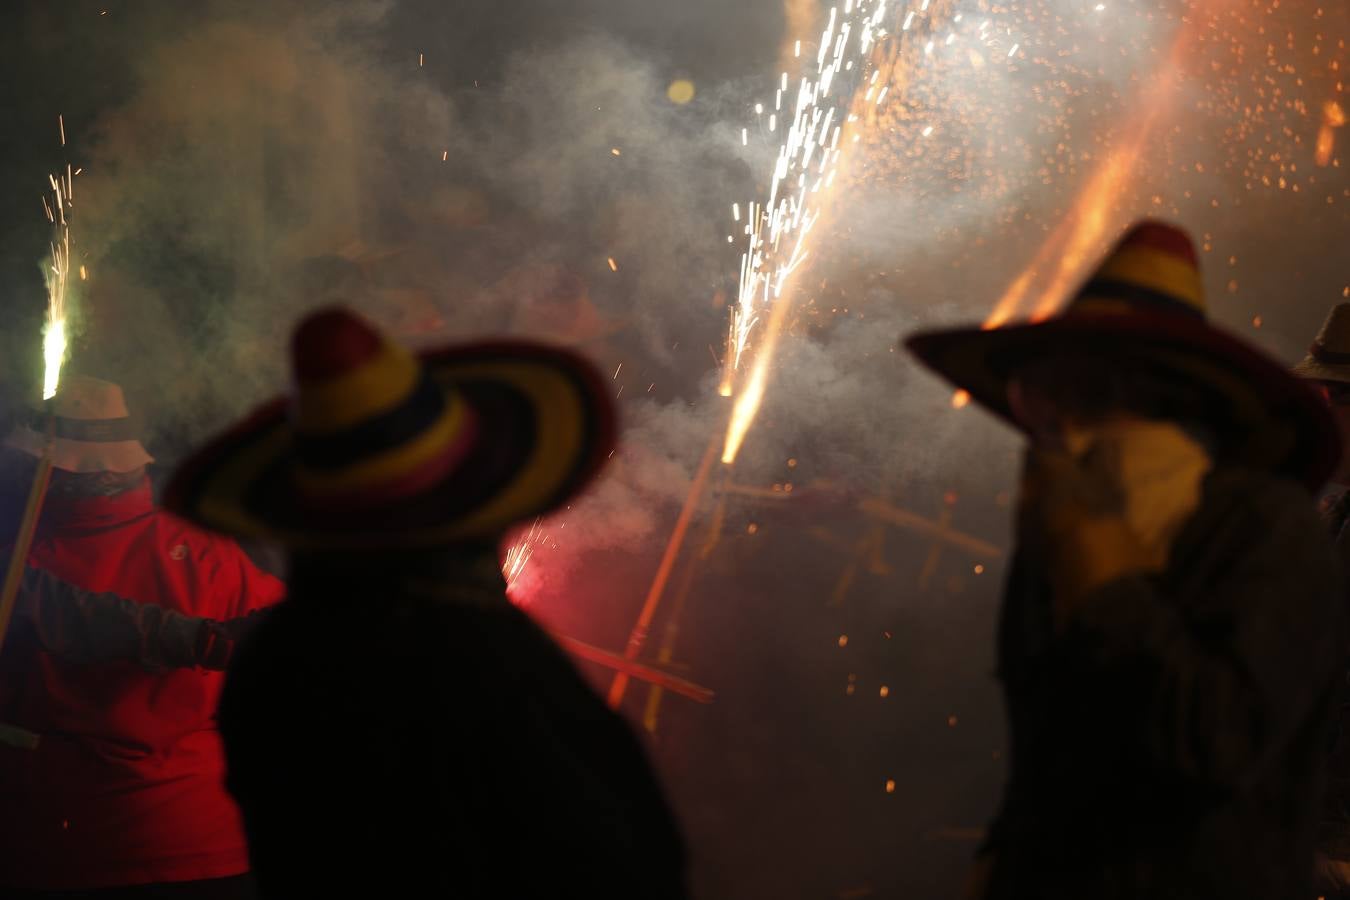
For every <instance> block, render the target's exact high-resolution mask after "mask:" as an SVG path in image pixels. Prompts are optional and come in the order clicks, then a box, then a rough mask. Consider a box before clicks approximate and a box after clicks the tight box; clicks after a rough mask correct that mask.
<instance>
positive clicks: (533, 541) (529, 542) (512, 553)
mask: <svg viewBox="0 0 1350 900" xmlns="http://www.w3.org/2000/svg"><path fill="white" fill-rule="evenodd" d="M542 539H543V526H542V524H541V521H540V520H539V519H535V520H534V523H533V524H532V525H530V529H529V531H526V532H525V533H524V534H522V535H521V536H520V537H519V538H517V539H516V541H515V542H514V543H513V544H512V545H511V546H510V547H509V548H507V551H506V554H505V555H504V556H503V557H502V577H503V578H505V579H506V590H507V591H508V592H509V591H510V590H511V589H512V588H513V587H515V586H516V582H517V581H519V580H520V575H521V573H522V572H524V571H525V567H526V566H528V565H529V564H530V560H531V559H532V558H533V557H534V551H535V548H536V547H537V546H538V545H539V543H540V541H541V540H542Z"/></svg>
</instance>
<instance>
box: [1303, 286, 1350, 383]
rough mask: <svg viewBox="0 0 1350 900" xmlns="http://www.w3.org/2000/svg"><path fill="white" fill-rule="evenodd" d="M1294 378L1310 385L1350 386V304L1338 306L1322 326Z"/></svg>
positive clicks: (1339, 304)
mask: <svg viewBox="0 0 1350 900" xmlns="http://www.w3.org/2000/svg"><path fill="white" fill-rule="evenodd" d="M1294 374H1295V375H1297V376H1298V377H1300V378H1308V379H1311V380H1313V381H1345V382H1350V303H1338V304H1336V306H1335V307H1333V308H1332V310H1331V313H1330V314H1328V315H1327V320H1326V321H1325V322H1323V323H1322V330H1321V331H1319V332H1318V333H1317V338H1316V339H1315V340H1313V342H1312V346H1310V347H1309V348H1308V355H1307V356H1306V357H1304V359H1303V362H1301V363H1299V364H1298V365H1296V366H1294Z"/></svg>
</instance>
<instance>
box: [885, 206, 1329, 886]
mask: <svg viewBox="0 0 1350 900" xmlns="http://www.w3.org/2000/svg"><path fill="white" fill-rule="evenodd" d="M909 346H910V348H911V349H912V350H913V351H914V352H915V353H916V354H917V355H918V356H919V357H920V358H921V359H922V360H923V361H924V362H925V363H926V364H928V365H929V366H931V367H932V368H934V369H935V370H937V371H938V372H939V373H941V374H943V375H944V376H946V377H947V378H948V379H950V380H951V381H952V382H954V383H955V384H956V385H957V386H959V387H961V388H963V389H965V390H967V391H969V392H970V394H971V396H972V398H973V399H974V400H976V401H977V402H979V403H981V404H982V405H984V406H985V407H986V408H988V409H990V410H992V411H993V412H995V413H997V414H999V415H1001V416H1003V417H1004V418H1006V419H1008V420H1009V421H1011V422H1012V423H1013V424H1014V425H1016V426H1017V427H1018V428H1019V429H1020V430H1022V431H1023V432H1024V433H1025V434H1026V436H1027V438H1028V442H1029V446H1028V449H1027V451H1026V466H1025V473H1024V476H1023V483H1022V485H1021V491H1020V498H1019V516H1018V524H1017V550H1016V554H1015V558H1014V561H1013V564H1012V568H1011V572H1010V576H1009V580H1008V584H1007V587H1006V592H1005V596H1004V603H1003V611H1002V621H1001V626H1000V635H999V654H998V657H999V664H998V672H999V678H1000V680H1001V682H1002V685H1003V689H1004V696H1005V699H1006V704H1007V709H1008V717H1009V726H1010V742H1011V753H1010V759H1009V780H1008V784H1007V787H1006V790H1005V793H1004V797H1003V804H1002V809H1001V810H1000V812H999V814H998V817H997V819H996V820H995V822H994V824H993V825H992V827H991V829H990V832H989V836H988V839H987V841H986V843H985V845H984V847H983V848H982V851H981V855H980V858H979V861H978V865H977V867H976V876H975V877H974V878H972V885H971V894H972V896H976V897H982V898H990V900H1005V898H1008V900H1012V898H1015V900H1038V898H1056V900H1057V898H1083V897H1092V898H1094V900H1112V898H1143V897H1147V898H1151V900H1167V898H1187V900H1207V898H1213V900H1239V898H1250V900H1306V898H1309V897H1313V896H1315V894H1313V893H1312V884H1313V880H1312V875H1313V851H1314V844H1315V839H1316V829H1317V823H1318V819H1319V812H1320V802H1321V792H1322V786H1323V777H1324V776H1323V773H1324V768H1325V757H1326V745H1327V739H1328V732H1329V726H1330V720H1331V713H1332V706H1333V698H1334V696H1335V694H1336V688H1337V685H1338V683H1339V682H1340V680H1341V677H1342V675H1343V673H1344V671H1345V665H1346V638H1347V623H1348V621H1350V613H1348V612H1347V604H1346V601H1345V596H1344V594H1343V593H1342V591H1341V588H1340V585H1339V583H1338V577H1337V573H1336V567H1335V564H1334V561H1333V558H1332V551H1331V547H1330V544H1329V542H1328V540H1327V537H1326V533H1325V528H1324V526H1323V525H1322V524H1321V523H1320V522H1319V521H1318V518H1317V515H1316V512H1315V510H1314V507H1313V504H1312V502H1311V498H1310V494H1309V492H1310V491H1311V490H1316V489H1317V488H1318V487H1319V486H1320V485H1321V484H1322V483H1323V481H1324V480H1325V479H1326V477H1327V476H1328V475H1329V474H1330V473H1331V470H1332V468H1333V467H1334V465H1335V463H1336V461H1337V459H1338V457H1339V442H1338V440H1337V436H1336V432H1335V428H1334V426H1333V424H1332V422H1331V420H1330V417H1329V416H1328V414H1327V410H1326V408H1325V405H1324V404H1323V403H1321V402H1320V400H1319V398H1318V397H1317V396H1316V395H1315V394H1314V392H1313V391H1311V390H1310V389H1309V388H1308V387H1307V386H1306V385H1305V384H1303V383H1301V382H1299V381H1298V379H1296V378H1295V377H1294V376H1292V375H1291V374H1290V373H1289V372H1287V371H1286V370H1284V369H1283V368H1282V367H1281V366H1279V365H1278V364H1277V363H1276V362H1275V361H1274V360H1271V359H1269V358H1267V357H1266V356H1264V355H1263V354H1260V353H1258V352H1257V351H1255V350H1254V349H1252V348H1250V347H1249V346H1247V345H1246V344H1244V343H1241V342H1240V341H1238V340H1237V339H1236V338H1233V337H1230V336H1228V335H1227V334H1225V333H1223V332H1221V331H1219V330H1217V329H1215V328H1213V327H1211V326H1210V325H1208V324H1207V322H1206V320H1205V315H1204V299H1203V290H1202V286H1201V280H1200V275H1199V270H1198V266H1197V264H1196V257H1195V252H1194V248H1193V247H1192V245H1191V242H1190V240H1189V238H1188V237H1187V236H1186V235H1185V234H1184V233H1183V232H1181V231H1179V230H1177V229H1175V228H1172V227H1170V226H1167V225H1163V224H1160V223H1155V222H1145V223H1142V224H1140V225H1138V226H1136V227H1135V228H1134V229H1132V230H1131V231H1130V232H1129V234H1128V235H1126V237H1125V238H1124V239H1123V241H1122V242H1121V244H1120V245H1119V246H1118V247H1117V248H1116V249H1115V251H1114V252H1113V253H1112V254H1111V255H1110V256H1109V257H1108V258H1107V259H1106V261H1105V262H1104V263H1103V264H1102V266H1101V267H1100V268H1099V269H1098V270H1097V272H1096V273H1095V274H1094V275H1093V276H1092V278H1091V279H1090V280H1089V281H1088V282H1087V284H1086V285H1084V287H1083V288H1082V289H1081V290H1080V291H1079V293H1078V294H1077V295H1076V296H1075V297H1074V299H1073V300H1072V301H1071V302H1070V304H1069V305H1068V308H1067V309H1066V310H1065V311H1064V313H1063V314H1061V315H1060V316H1058V317H1057V318H1053V319H1050V320H1048V321H1044V322H1040V323H1038V324H1031V325H1021V326H1016V327H1011V328H1004V329H996V330H990V331H982V330H980V329H962V330H956V331H945V332H936V333H929V334H924V335H919V336H916V337H913V338H911V339H910V340H909Z"/></svg>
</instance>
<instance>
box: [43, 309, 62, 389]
mask: <svg viewBox="0 0 1350 900" xmlns="http://www.w3.org/2000/svg"><path fill="white" fill-rule="evenodd" d="M65 358H66V323H65V320H64V319H57V320H55V321H53V322H48V323H47V328H46V330H45V331H44V332H43V334H42V361H43V364H44V365H43V374H42V399H43V400H50V399H51V398H53V397H55V396H56V388H57V385H58V384H59V383H60V381H61V363H62V362H64V361H65Z"/></svg>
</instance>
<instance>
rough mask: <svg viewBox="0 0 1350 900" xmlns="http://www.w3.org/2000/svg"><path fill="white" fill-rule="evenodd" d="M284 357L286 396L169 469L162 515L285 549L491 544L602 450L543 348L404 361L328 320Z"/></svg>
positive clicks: (586, 473)
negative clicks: (288, 380)
mask: <svg viewBox="0 0 1350 900" xmlns="http://www.w3.org/2000/svg"><path fill="white" fill-rule="evenodd" d="M291 356H292V367H293V373H294V388H293V392H292V396H290V397H283V398H279V399H277V400H274V401H273V402H271V403H268V404H267V405H265V406H263V407H262V408H261V409H259V410H258V411H257V412H255V413H254V414H253V415H252V416H250V417H249V418H247V419H246V420H245V421H243V422H242V423H240V424H238V425H236V426H235V427H234V428H232V429H230V430H229V431H227V432H226V433H225V434H223V435H221V436H220V437H218V438H217V439H215V440H214V441H212V442H211V443H210V444H209V445H208V446H206V447H205V448H204V449H202V450H201V451H199V452H198V453H197V454H196V455H194V456H193V457H192V458H191V459H189V460H188V461H187V462H185V463H184V464H183V465H182V466H181V467H180V468H179V469H178V471H177V472H175V473H174V476H173V478H172V480H171V482H170V484H169V486H168V488H167V490H166V492H165V497H164V505H165V506H166V507H167V508H168V509H170V510H171V511H173V512H175V513H177V514H179V515H181V516H183V517H185V518H187V519H190V520H192V521H195V522H197V523H199V524H201V525H204V526H206V527H207V528H211V529H214V530H216V531H222V532H225V533H227V534H233V535H237V536H240V537H254V538H261V539H270V540H275V541H279V542H281V543H284V544H286V545H289V546H292V547H296V548H307V549H323V548H333V549H340V548H345V547H350V548H381V547H419V546H420V547H426V546H436V545H441V544H449V543H458V542H463V541H471V540H481V539H487V540H491V539H496V538H498V537H500V536H501V534H502V533H503V532H505V531H506V530H507V529H508V528H510V527H511V526H512V525H514V524H516V523H519V522H522V521H526V520H528V519H531V518H533V517H535V516H538V515H540V514H542V513H545V512H547V511H549V510H551V509H554V508H556V507H557V506H559V505H561V504H562V503H563V502H565V501H566V500H567V499H568V498H570V497H572V496H573V495H575V494H576V493H577V492H578V491H579V490H580V489H581V488H582V487H584V486H585V484H586V483H587V482H588V481H589V480H590V479H591V478H592V477H593V476H594V475H595V473H596V472H597V471H598V470H599V469H600V467H601V466H602V465H603V464H604V462H605V460H606V459H607V458H608V456H609V454H610V451H611V450H612V448H613V445H614V417H613V407H612V404H611V402H610V400H609V394H608V392H607V390H606V389H605V385H604V384H603V382H602V380H601V379H600V378H599V377H598V375H597V374H596V372H595V371H594V370H593V369H592V368H591V366H590V365H589V364H588V363H586V362H585V361H584V360H582V359H581V358H580V357H578V356H575V355H573V354H571V353H568V352H567V351H564V350H559V349H556V348H553V347H549V346H546V345H541V344H533V343H524V342H498V343H483V344H472V345H465V346H454V347H447V348H443V349H438V350H433V351H430V352H427V353H423V354H421V355H420V356H415V355H413V354H412V353H411V352H409V351H408V350H406V349H404V348H403V347H401V346H399V345H398V344H396V343H394V342H392V341H390V340H388V339H387V338H386V337H385V336H383V335H382V334H380V333H379V332H378V331H377V330H376V329H375V328H374V327H373V326H371V325H370V324H369V323H368V322H366V321H365V320H363V319H361V318H360V317H358V316H357V315H355V314H354V313H352V312H350V311H348V310H346V309H343V308H337V307H334V308H328V309H324V310H321V311H319V312H316V313H314V314H312V315H310V316H309V317H308V318H306V319H305V320H304V321H303V322H301V324H300V325H299V327H298V328H297V329H296V331H295V335H294V337H293V338H292V344H291Z"/></svg>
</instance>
